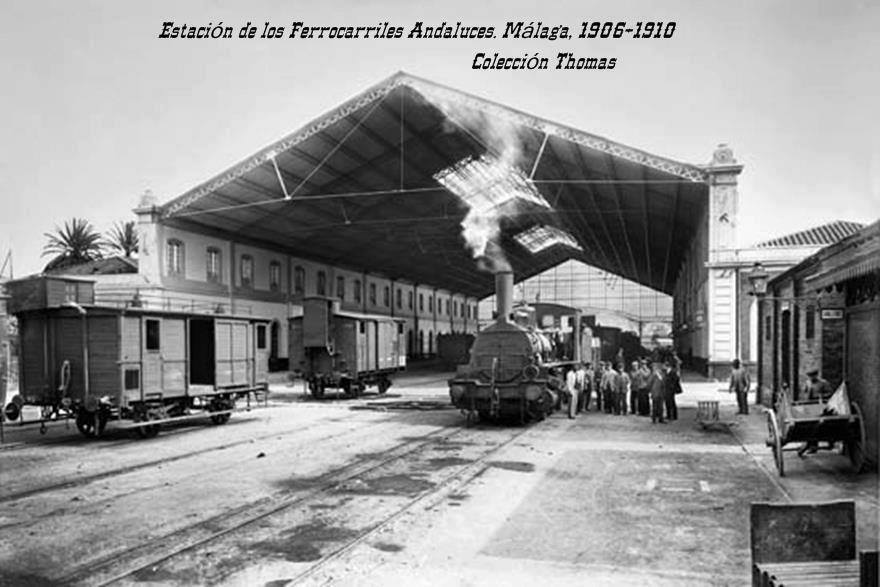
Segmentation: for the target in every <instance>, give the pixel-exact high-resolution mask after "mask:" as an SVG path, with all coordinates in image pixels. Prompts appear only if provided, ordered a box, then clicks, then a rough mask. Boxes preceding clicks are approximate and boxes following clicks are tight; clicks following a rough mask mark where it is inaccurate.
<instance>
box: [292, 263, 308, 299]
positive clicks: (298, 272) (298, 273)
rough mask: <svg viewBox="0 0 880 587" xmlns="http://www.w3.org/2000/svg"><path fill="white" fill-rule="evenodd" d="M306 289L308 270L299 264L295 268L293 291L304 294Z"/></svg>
mask: <svg viewBox="0 0 880 587" xmlns="http://www.w3.org/2000/svg"><path fill="white" fill-rule="evenodd" d="M305 291H306V270H305V269H303V268H302V267H300V266H299V265H297V266H296V267H295V268H294V269H293V293H295V294H300V295H302V294H303V293H305Z"/></svg>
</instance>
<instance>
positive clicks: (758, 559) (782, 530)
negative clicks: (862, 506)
mask: <svg viewBox="0 0 880 587" xmlns="http://www.w3.org/2000/svg"><path fill="white" fill-rule="evenodd" d="M751 543H752V545H751V548H752V563H762V562H796V561H832V560H851V559H854V558H855V557H856V506H855V502H852V501H838V502H831V503H817V504H771V503H753V504H752V508H751Z"/></svg>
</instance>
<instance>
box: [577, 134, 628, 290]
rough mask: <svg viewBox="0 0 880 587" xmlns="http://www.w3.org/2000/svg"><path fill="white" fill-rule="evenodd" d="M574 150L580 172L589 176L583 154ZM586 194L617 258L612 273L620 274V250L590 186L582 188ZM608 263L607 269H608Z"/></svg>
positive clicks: (621, 270) (621, 271)
mask: <svg viewBox="0 0 880 587" xmlns="http://www.w3.org/2000/svg"><path fill="white" fill-rule="evenodd" d="M575 152H576V153H577V160H578V167H580V170H581V172H582V173H583V174H584V176H586V177H589V176H590V172H589V169H588V167H587V165H586V162H585V161H584V156H583V154H582V153H581V151H580V149H578V148H575ZM584 191H585V192H586V193H587V195H588V196H589V197H590V203H591V204H592V205H593V209H594V210H596V214H597V216H599V222H600V223H601V224H602V231H603V232H604V233H605V238H606V239H607V240H608V243H609V244H610V245H611V250H612V251H614V257H615V258H616V259H617V271H615V272H614V273H617V274H622V273H623V261H622V260H621V259H620V252H619V251H618V250H617V245H616V244H615V243H614V241H613V240H612V239H611V233H610V232H609V231H608V225H607V224H606V223H605V217H604V216H603V214H602V209H601V208H599V203H598V202H597V201H596V196H595V194H593V189H592V187H590V186H588V187H587V188H586V189H585V190H584ZM610 265H611V264H609V269H608V270H610Z"/></svg>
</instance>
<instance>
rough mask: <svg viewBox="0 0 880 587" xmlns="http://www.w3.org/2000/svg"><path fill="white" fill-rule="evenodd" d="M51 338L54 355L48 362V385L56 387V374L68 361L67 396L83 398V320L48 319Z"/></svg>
mask: <svg viewBox="0 0 880 587" xmlns="http://www.w3.org/2000/svg"><path fill="white" fill-rule="evenodd" d="M50 323H51V330H52V336H54V339H55V345H54V347H55V348H54V355H53V356H52V357H50V361H49V385H50V387H51V388H54V387H55V386H57V381H58V373H59V370H60V368H61V365H62V364H63V363H64V361H70V387H69V388H68V396H69V397H71V398H72V399H79V400H81V399H83V398H84V397H85V378H84V377H83V338H82V332H83V330H82V328H83V320H82V319H81V318H79V317H75V318H74V317H71V318H67V317H59V316H54V317H52V318H51V319H50Z"/></svg>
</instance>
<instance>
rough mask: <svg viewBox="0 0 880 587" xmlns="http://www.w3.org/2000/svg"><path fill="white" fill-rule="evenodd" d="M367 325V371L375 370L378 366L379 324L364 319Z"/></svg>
mask: <svg viewBox="0 0 880 587" xmlns="http://www.w3.org/2000/svg"><path fill="white" fill-rule="evenodd" d="M364 324H366V325H367V340H366V342H367V371H375V370H376V369H377V368H378V360H377V357H378V354H379V350H378V342H379V341H378V338H379V335H378V332H377V330H378V329H377V328H376V326H377V324H376V322H374V321H372V320H364Z"/></svg>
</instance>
